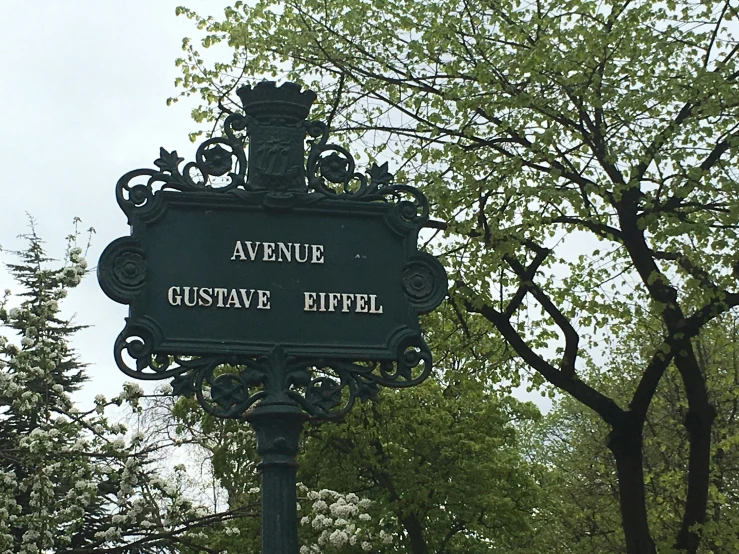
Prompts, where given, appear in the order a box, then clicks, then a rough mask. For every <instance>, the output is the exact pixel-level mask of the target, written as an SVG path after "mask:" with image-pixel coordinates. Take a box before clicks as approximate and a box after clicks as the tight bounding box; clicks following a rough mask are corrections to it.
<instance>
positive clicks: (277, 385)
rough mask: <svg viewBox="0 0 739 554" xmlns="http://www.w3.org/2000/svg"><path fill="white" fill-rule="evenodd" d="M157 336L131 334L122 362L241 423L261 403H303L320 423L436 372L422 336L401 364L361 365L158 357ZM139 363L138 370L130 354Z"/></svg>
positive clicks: (135, 373) (274, 354)
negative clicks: (155, 351) (155, 350)
mask: <svg viewBox="0 0 739 554" xmlns="http://www.w3.org/2000/svg"><path fill="white" fill-rule="evenodd" d="M150 345H151V335H150V334H149V332H148V331H146V330H144V329H142V328H135V329H134V328H129V329H128V330H127V332H125V333H122V337H120V343H118V342H117V343H116V362H117V363H118V365H119V367H120V368H121V369H122V370H123V371H124V373H126V374H127V375H129V376H131V377H136V378H138V379H148V380H154V379H168V378H172V382H171V383H172V390H173V393H174V394H177V395H182V396H188V397H191V396H194V397H195V398H196V399H197V400H198V403H199V404H200V405H201V406H202V407H203V408H204V409H205V410H206V411H207V412H208V413H210V414H212V415H214V416H217V417H225V418H241V417H243V416H244V415H245V414H246V413H247V412H248V411H249V410H250V409H251V408H252V406H254V405H255V404H256V403H258V402H267V403H276V404H296V405H298V406H300V407H301V408H302V409H303V410H304V411H305V412H306V413H307V414H308V415H310V416H312V417H314V418H316V419H335V418H338V417H341V416H342V415H344V414H346V413H347V412H348V411H349V410H350V409H351V408H352V406H353V405H354V403H355V402H356V401H357V400H362V401H364V400H368V399H371V398H374V397H375V396H376V395H377V393H378V391H379V387H380V386H385V387H394V388H400V387H410V386H413V385H417V384H419V383H420V382H422V381H423V380H424V379H425V378H426V377H427V376H428V375H429V373H430V371H431V353H430V352H429V350H428V347H427V346H426V345H425V343H424V342H423V341H422V340H421V339H420V337H415V338H410V339H408V340H405V341H401V343H400V344H399V345H398V359H397V360H396V361H395V362H383V363H369V362H368V363H359V362H352V361H347V360H324V359H310V358H298V357H292V356H288V355H287V354H286V353H285V351H284V349H282V348H281V347H279V346H277V347H275V348H273V349H272V351H271V352H270V353H269V354H267V355H264V356H259V357H256V358H254V357H244V356H204V357H191V358H186V357H178V356H166V355H156V354H153V353H152V351H151V348H150ZM124 351H125V352H126V353H127V354H128V355H129V356H130V357H132V358H134V359H135V360H136V364H135V368H131V367H130V366H129V365H128V364H126V363H125V362H124V360H123V356H122V354H123V352H124Z"/></svg>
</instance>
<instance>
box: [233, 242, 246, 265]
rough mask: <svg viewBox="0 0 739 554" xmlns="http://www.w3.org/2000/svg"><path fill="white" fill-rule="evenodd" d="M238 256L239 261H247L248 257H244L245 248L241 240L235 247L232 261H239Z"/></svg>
mask: <svg viewBox="0 0 739 554" xmlns="http://www.w3.org/2000/svg"><path fill="white" fill-rule="evenodd" d="M236 256H238V259H239V260H245V259H246V256H244V247H243V246H241V241H240V240H237V241H236V246H234V253H233V256H231V259H232V260H235V259H237V258H236Z"/></svg>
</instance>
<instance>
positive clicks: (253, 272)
mask: <svg viewBox="0 0 739 554" xmlns="http://www.w3.org/2000/svg"><path fill="white" fill-rule="evenodd" d="M158 197H159V198H158V199H157V200H158V202H157V203H156V206H155V207H153V209H152V208H150V209H146V210H143V211H142V212H141V213H137V211H134V212H133V213H132V215H131V218H130V223H131V229H132V232H131V236H130V237H124V238H121V239H118V240H116V241H114V242H113V243H112V244H111V245H110V246H108V248H107V249H106V250H105V252H104V253H103V255H102V257H101V259H100V264H99V276H100V277H99V278H100V284H101V286H102V288H103V290H104V291H105V292H106V294H107V295H108V296H110V297H111V298H113V299H114V300H116V301H118V302H121V303H125V304H129V305H130V306H131V308H130V317H129V319H128V324H127V333H128V334H131V335H137V336H140V337H145V338H146V341H145V342H146V343H147V344H149V345H150V348H151V351H152V353H154V354H180V355H205V354H244V355H260V354H267V353H268V352H269V351H270V350H271V349H272V348H274V346H275V345H280V346H281V347H282V348H284V349H285V350H286V352H288V353H289V354H290V355H293V356H314V357H315V356H319V357H323V358H340V359H347V358H351V359H356V360H394V359H395V358H397V356H398V348H399V345H400V344H401V343H404V342H406V341H407V340H408V339H416V340H418V339H420V334H421V330H420V328H419V325H418V314H419V313H424V312H427V311H429V310H430V309H432V308H433V307H435V306H436V305H437V304H438V303H439V302H440V301H441V299H443V297H444V294H445V292H446V276H445V274H444V270H443V268H442V267H441V266H440V264H439V263H438V262H437V261H436V260H435V259H434V258H433V257H432V256H430V255H428V254H425V253H419V252H418V251H417V248H416V242H417V233H418V227H417V225H416V224H411V223H409V222H408V221H406V220H404V219H403V216H402V213H401V210H402V206H401V205H400V204H397V203H390V202H351V201H346V200H337V199H334V198H331V197H326V196H324V195H322V194H307V195H305V196H299V197H296V198H295V199H294V202H293V203H290V204H287V205H283V206H279V207H275V206H270V205H269V203H267V205H265V204H264V202H263V200H264V198H265V196H264V195H259V194H242V195H241V196H239V197H235V196H234V195H230V194H220V193H207V192H189V193H188V192H184V193H183V192H170V191H162V192H160V193H158Z"/></svg>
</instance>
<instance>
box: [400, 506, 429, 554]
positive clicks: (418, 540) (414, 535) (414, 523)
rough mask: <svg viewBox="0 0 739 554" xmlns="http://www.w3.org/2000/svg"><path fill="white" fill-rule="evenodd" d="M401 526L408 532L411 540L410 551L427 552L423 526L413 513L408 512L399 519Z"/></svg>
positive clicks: (415, 553)
mask: <svg viewBox="0 0 739 554" xmlns="http://www.w3.org/2000/svg"><path fill="white" fill-rule="evenodd" d="M401 523H402V524H403V527H405V530H406V532H407V533H408V538H409V539H410V541H411V551H412V552H413V554H428V552H429V549H428V546H427V545H426V540H425V539H424V538H423V527H422V526H421V522H420V521H418V517H416V515H415V514H410V515H408V516H406V517H404V518H403V519H402V520H401Z"/></svg>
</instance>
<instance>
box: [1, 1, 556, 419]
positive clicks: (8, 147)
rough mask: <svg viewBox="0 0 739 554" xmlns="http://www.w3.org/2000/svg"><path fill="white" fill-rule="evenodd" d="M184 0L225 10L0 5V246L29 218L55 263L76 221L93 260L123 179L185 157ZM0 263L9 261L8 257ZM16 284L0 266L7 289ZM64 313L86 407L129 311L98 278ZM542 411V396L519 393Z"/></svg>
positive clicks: (117, 383) (192, 32)
mask: <svg viewBox="0 0 739 554" xmlns="http://www.w3.org/2000/svg"><path fill="white" fill-rule="evenodd" d="M180 4H185V5H187V6H188V7H190V8H193V9H195V10H196V11H198V12H200V13H212V14H219V13H221V11H222V8H223V7H224V6H226V5H228V2H226V1H225V0H127V1H125V2H112V1H103V0H66V1H62V0H35V1H21V0H15V1H13V0H0V52H2V57H0V78H1V79H2V84H1V85H0V128H1V129H2V131H3V132H2V135H0V162H1V166H2V169H3V172H2V174H3V179H2V182H1V183H0V205H1V206H2V214H3V216H2V217H1V218H0V245H2V247H4V248H6V249H19V248H22V247H23V241H22V240H20V239H18V238H17V236H18V235H19V234H21V233H23V232H25V231H26V230H27V222H28V219H27V215H26V214H30V215H32V216H33V217H34V218H36V219H37V222H38V225H37V230H38V233H39V235H40V236H41V237H43V238H44V239H45V240H46V241H47V247H48V252H49V253H50V254H51V255H54V256H60V255H61V254H62V253H63V250H64V244H65V243H64V237H65V236H66V235H67V234H69V233H70V232H71V231H72V229H73V227H72V220H73V218H74V217H80V218H81V219H82V226H81V228H82V229H87V228H88V227H94V228H95V230H96V234H95V235H94V237H93V242H92V247H91V249H90V252H89V254H88V261H89V262H90V265H91V266H92V265H96V264H97V260H98V258H99V256H100V253H101V251H102V249H103V248H104V247H105V246H106V245H107V244H108V243H109V242H110V241H112V240H114V239H115V238H117V237H119V236H123V235H127V234H128V226H127V225H126V220H125V217H124V215H123V213H122V212H121V211H120V209H119V208H118V205H117V203H116V201H115V195H114V186H115V183H116V181H117V180H118V178H119V177H120V176H121V175H122V174H123V173H125V172H127V171H129V170H132V169H136V168H139V167H153V161H154V159H155V158H157V157H158V152H159V147H160V146H164V147H165V148H167V149H168V150H172V149H176V150H177V151H178V153H179V154H180V155H181V156H182V157H184V158H185V159H186V160H190V159H192V156H193V153H194V147H193V145H192V144H191V143H190V141H189V140H188V137H187V133H188V132H191V131H193V130H196V129H197V126H196V124H195V123H194V122H193V121H192V119H191V118H190V114H189V112H190V109H191V108H192V104H188V103H186V102H180V103H178V104H175V105H174V106H172V107H167V106H166V104H165V101H166V99H167V97H169V96H174V95H175V94H176V93H177V90H176V89H175V88H174V79H175V77H177V76H178V75H179V71H178V70H177V68H175V66H174V60H175V59H176V58H177V57H179V56H180V55H181V53H182V51H181V48H180V47H181V41H182V38H183V37H185V36H190V37H193V38H195V37H197V36H198V31H197V29H195V27H194V26H193V24H192V22H191V21H189V20H187V19H185V18H183V17H175V15H174V11H175V7H176V6H177V5H180ZM0 260H2V261H8V260H9V258H8V255H7V254H2V255H1V256H0ZM6 287H10V288H13V287H12V282H11V281H10V279H9V277H8V275H7V274H6V273H5V271H2V270H0V290H2V289H3V288H6ZM63 309H64V314H65V315H69V314H76V316H75V321H76V322H77V323H80V324H86V325H90V328H88V329H85V330H83V331H81V332H80V333H79V335H78V336H77V337H76V339H75V340H74V344H75V346H76V348H77V350H78V351H79V353H80V355H81V358H82V360H83V361H85V362H86V363H88V364H89V368H88V373H89V375H90V377H91V378H92V382H91V383H90V384H89V385H87V386H86V387H85V388H84V389H83V391H82V393H81V398H80V400H82V401H83V404H85V405H89V404H90V403H91V401H92V398H94V396H95V395H96V394H105V395H106V396H108V397H110V396H112V395H114V394H116V393H117V392H118V391H119V390H120V388H121V385H122V383H123V382H124V381H126V380H129V379H128V378H127V377H126V376H125V375H123V374H122V373H121V372H120V371H119V370H118V368H117V367H116V366H115V363H114V361H113V355H112V353H113V341H114V339H115V337H116V336H117V334H118V333H119V332H120V330H121V329H122V328H123V318H124V317H125V316H126V313H127V307H125V306H122V305H119V304H116V303H115V302H113V301H111V300H110V299H108V298H107V297H106V296H105V295H104V294H103V293H102V292H101V291H100V289H99V287H98V285H97V280H96V278H95V276H94V275H90V276H88V277H87V278H86V279H85V280H84V281H83V283H82V285H81V286H80V287H78V288H77V289H76V290H75V291H73V292H72V294H71V295H70V297H69V299H68V300H67V301H66V302H65V304H64V306H63ZM523 396H526V397H527V398H529V399H533V400H534V401H537V403H538V404H540V405H542V406H543V407H546V406H548V404H549V403H548V401H542V399H541V398H540V397H539V396H538V394H534V395H523Z"/></svg>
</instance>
